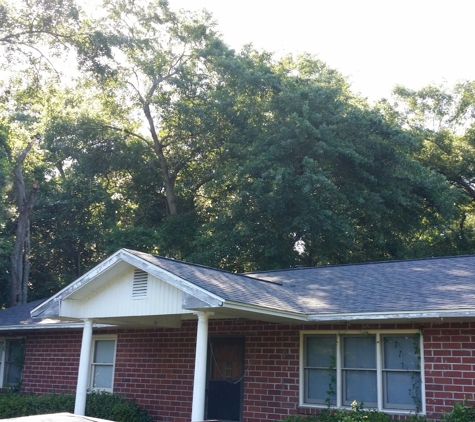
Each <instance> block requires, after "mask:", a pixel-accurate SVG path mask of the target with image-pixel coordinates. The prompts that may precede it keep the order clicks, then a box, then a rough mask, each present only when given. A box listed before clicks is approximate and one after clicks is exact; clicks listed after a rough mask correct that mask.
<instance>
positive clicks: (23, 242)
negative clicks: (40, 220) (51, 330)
mask: <svg viewBox="0 0 475 422" xmlns="http://www.w3.org/2000/svg"><path fill="white" fill-rule="evenodd" d="M36 141H37V140H36V139H33V140H31V141H30V142H29V143H28V145H27V146H26V147H25V148H24V149H23V151H21V153H20V154H19V155H18V156H17V157H16V158H14V159H13V179H14V186H15V193H16V197H17V207H18V219H17V228H16V233H15V243H14V246H13V252H12V254H11V281H10V283H11V286H10V306H17V305H22V304H24V303H27V298H28V280H29V275H30V249H31V243H30V218H31V214H32V212H33V206H34V204H35V199H36V195H37V192H38V186H39V181H38V180H35V181H34V182H33V185H32V186H31V188H30V190H29V193H28V194H27V189H26V186H25V179H24V177H23V172H22V165H23V163H24V161H25V159H26V156H27V155H28V153H29V152H30V150H31V148H32V147H33V144H34V143H35V142H36Z"/></svg>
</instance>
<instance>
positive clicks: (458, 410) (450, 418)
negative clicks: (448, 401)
mask: <svg viewBox="0 0 475 422" xmlns="http://www.w3.org/2000/svg"><path fill="white" fill-rule="evenodd" d="M474 420H475V406H474V405H471V404H470V403H469V402H463V403H454V407H453V409H452V410H451V411H450V412H449V413H445V414H444V415H443V416H442V418H441V422H473V421H474Z"/></svg>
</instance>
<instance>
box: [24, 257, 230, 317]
mask: <svg viewBox="0 0 475 422" xmlns="http://www.w3.org/2000/svg"><path fill="white" fill-rule="evenodd" d="M121 261H122V262H125V263H127V264H130V265H132V266H134V267H136V268H139V269H141V270H143V271H145V272H147V273H149V274H152V275H154V276H155V277H157V278H159V279H161V280H163V281H165V282H166V283H168V284H171V285H172V286H174V287H176V288H177V289H180V290H182V291H183V292H185V293H187V294H189V295H191V296H194V297H196V298H198V299H200V300H201V301H203V302H205V303H207V304H209V305H210V306H211V307H219V306H222V305H223V303H224V299H222V298H220V297H219V296H217V295H215V294H213V293H210V292H208V291H206V290H204V289H202V288H201V287H198V286H196V285H194V284H192V283H190V282H188V281H186V280H184V279H182V278H180V277H178V276H176V275H174V274H172V273H170V272H168V271H166V270H164V269H162V268H160V267H157V266H156V265H154V264H152V263H150V262H147V261H145V260H143V259H141V258H139V257H137V256H135V255H133V254H131V253H129V252H127V251H125V250H123V249H121V250H119V251H117V252H116V253H114V254H113V255H111V256H110V257H109V258H107V259H105V260H104V261H102V262H101V263H100V264H98V265H96V266H95V267H94V268H92V269H91V270H90V271H88V272H87V273H86V274H84V275H83V276H81V277H79V278H78V279H77V280H75V281H73V282H72V283H71V284H69V285H68V286H66V287H65V288H64V289H62V290H61V291H60V292H58V293H56V294H55V295H54V296H52V297H51V298H50V299H48V300H47V301H46V302H43V303H42V304H41V305H39V306H37V307H36V308H35V309H33V310H32V311H31V316H32V317H40V318H41V317H50V316H59V313H60V304H61V301H62V300H63V299H66V298H68V297H69V296H71V295H72V294H73V293H74V292H76V291H78V290H79V289H81V288H83V287H84V286H86V285H87V284H89V283H91V282H94V280H95V279H96V277H97V276H99V275H100V274H102V273H103V272H105V271H107V270H110V269H112V268H113V267H114V266H115V265H116V264H118V263H120V262H121Z"/></svg>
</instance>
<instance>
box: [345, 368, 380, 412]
mask: <svg viewBox="0 0 475 422" xmlns="http://www.w3.org/2000/svg"><path fill="white" fill-rule="evenodd" d="M343 377H344V380H343V384H344V385H343V404H345V405H348V404H351V403H352V402H353V401H354V400H356V401H357V402H358V403H359V402H364V404H365V406H368V407H372V406H376V403H377V391H376V371H344V372H343Z"/></svg>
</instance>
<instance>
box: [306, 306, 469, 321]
mask: <svg viewBox="0 0 475 422" xmlns="http://www.w3.org/2000/svg"><path fill="white" fill-rule="evenodd" d="M444 318H447V319H449V318H450V319H452V318H475V309H459V310H454V309H450V310H447V309H442V310H424V311H400V312H362V313H347V314H342V313H339V314H310V315H309V316H308V321H312V322H358V321H375V322H376V321H387V320H403V321H408V320H433V319H436V320H443V319H444Z"/></svg>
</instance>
